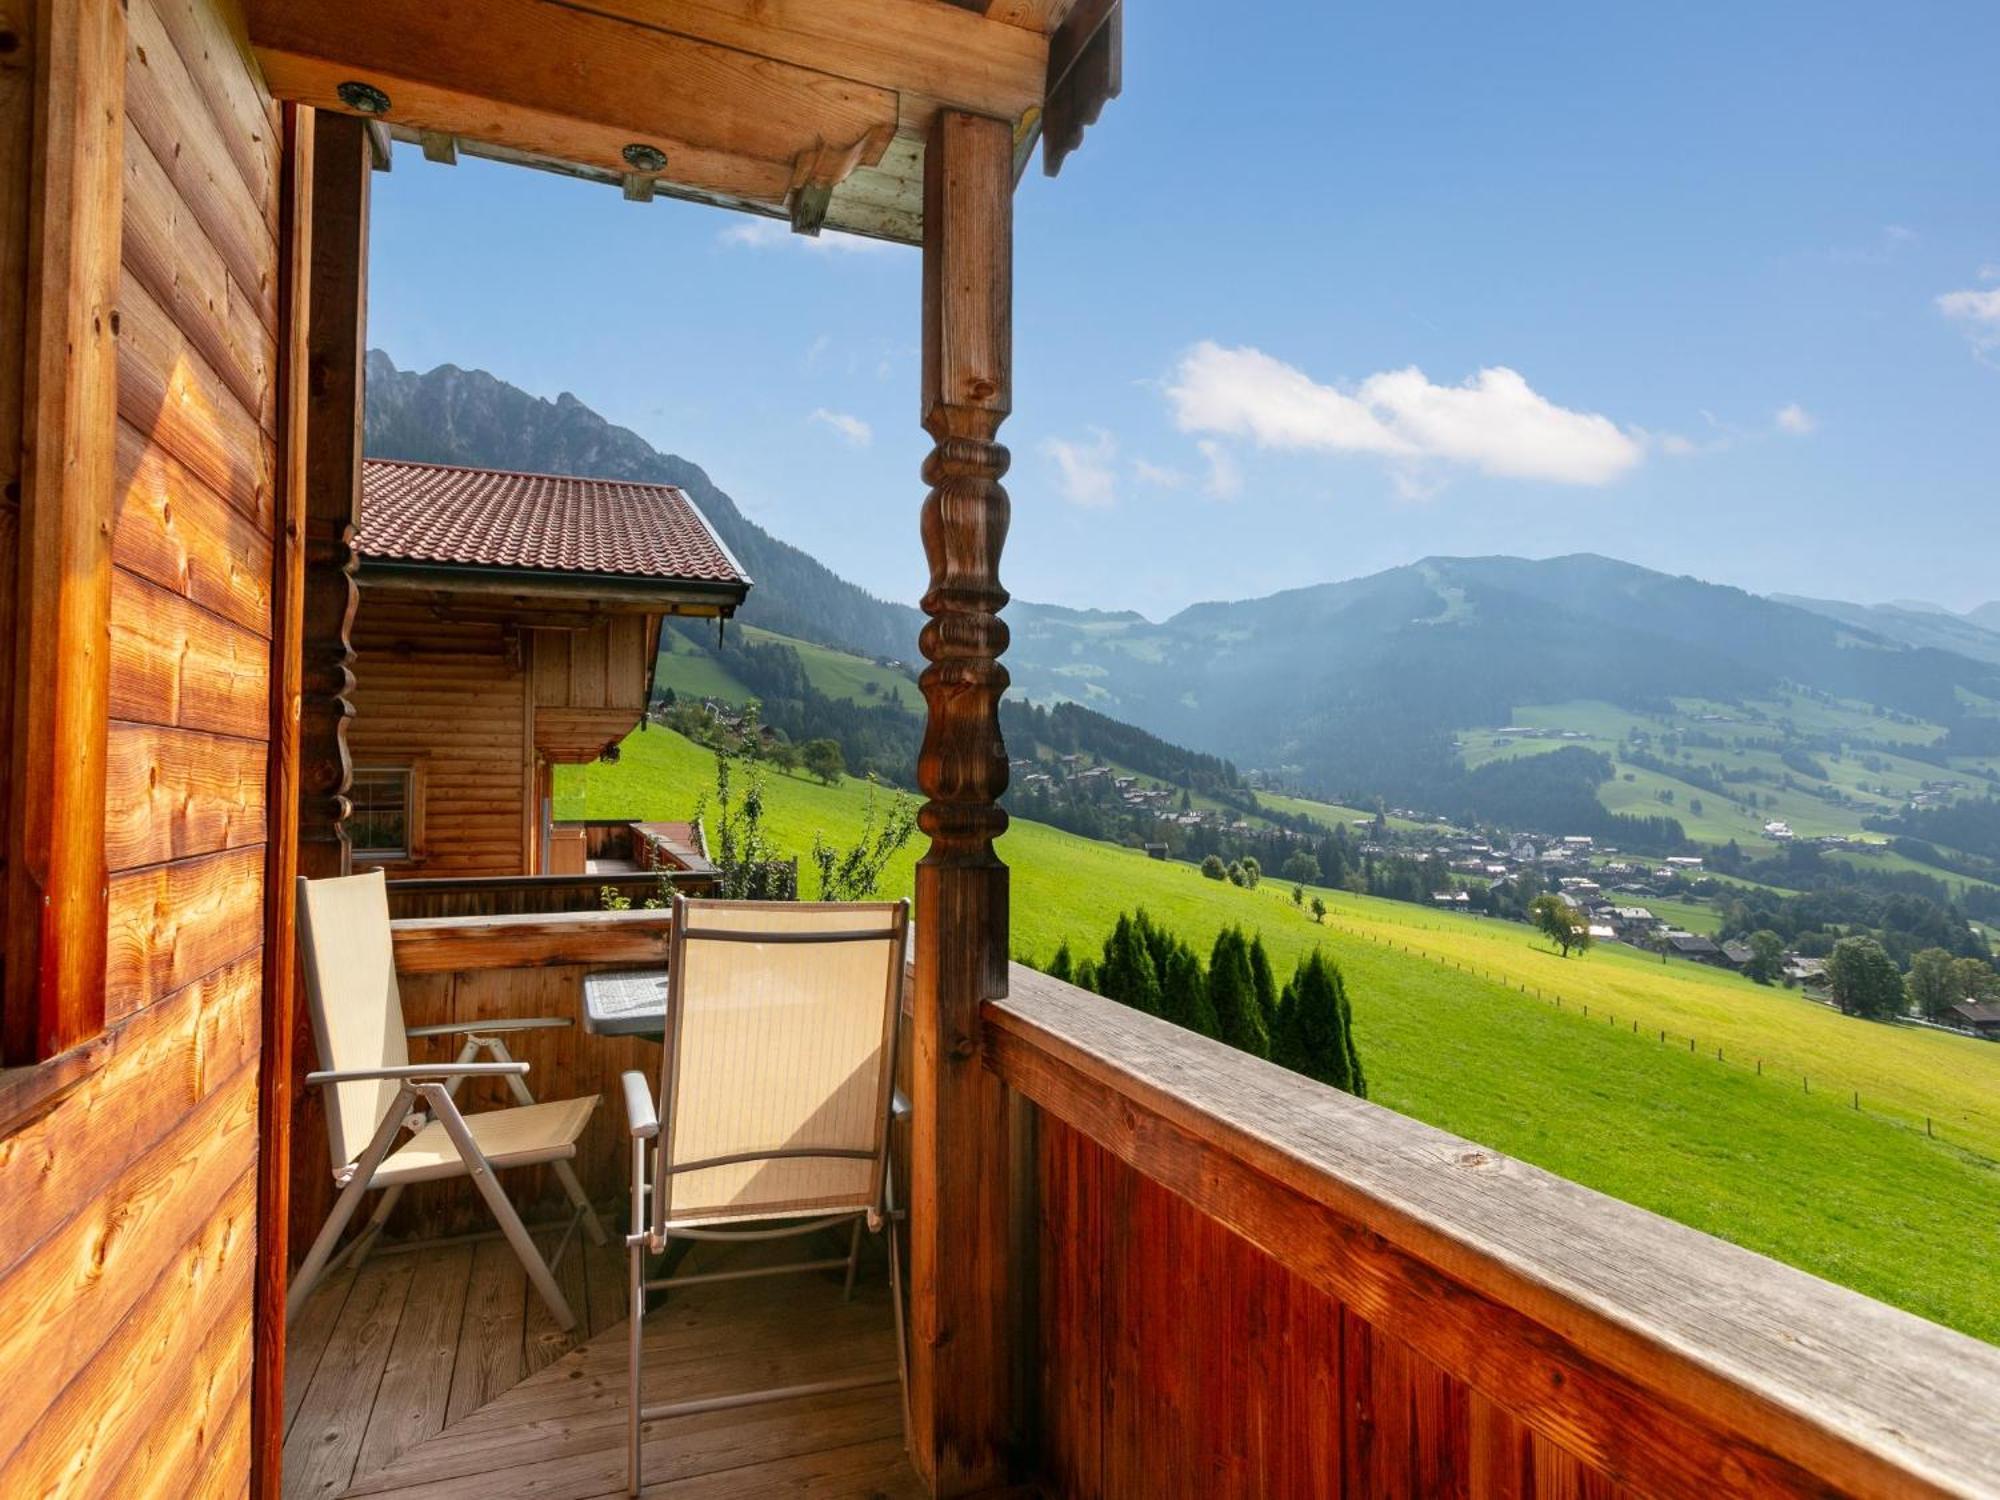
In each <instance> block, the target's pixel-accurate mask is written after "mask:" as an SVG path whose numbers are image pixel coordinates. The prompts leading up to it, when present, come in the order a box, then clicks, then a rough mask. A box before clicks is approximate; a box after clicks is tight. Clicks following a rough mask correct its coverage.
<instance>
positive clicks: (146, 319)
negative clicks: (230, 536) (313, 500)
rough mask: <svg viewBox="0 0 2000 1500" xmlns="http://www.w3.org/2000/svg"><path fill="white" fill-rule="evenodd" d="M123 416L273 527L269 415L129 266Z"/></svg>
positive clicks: (121, 364) (124, 296)
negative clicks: (241, 393) (249, 404)
mask: <svg viewBox="0 0 2000 1500" xmlns="http://www.w3.org/2000/svg"><path fill="white" fill-rule="evenodd" d="M118 305H119V313H120V330H119V337H118V415H119V416H121V417H123V418H124V419H125V420H126V421H127V422H130V423H131V424H132V425H133V426H134V427H136V428H138V429H139V431H141V432H143V433H144V434H146V438H147V441H148V442H151V443H154V444H157V445H158V446H160V447H162V448H164V449H165V450H166V451H167V452H169V453H171V454H173V456H174V457H175V458H177V459H179V460H180V461H181V462H182V463H183V464H185V465H186V466H187V467H188V468H189V469H190V470H192V471H193V472H194V473H195V474H196V475H198V476H200V478H201V481H202V483H204V484H206V485H208V486H209V488H210V489H212V490H214V491H215V492H216V493H217V494H218V495H221V496H223V497H224V498H225V499H227V500H228V501H229V503H230V504H231V505H234V506H235V507H236V508H237V509H238V510H240V511H242V512H243V513H244V514H245V515H247V516H254V517H256V518H257V519H258V520H260V521H261V522H263V523H264V524H265V525H266V526H267V527H268V525H269V519H270V516H271V508H272V478H273V472H274V471H273V465H274V464H275V462H276V458H275V455H274V451H273V446H272V443H271V432H270V420H271V419H270V417H269V416H268V415H265V416H261V417H260V414H259V413H257V412H255V411H251V410H249V409H247V408H246V407H245V406H244V405H243V403H242V401H240V400H239V399H238V398H237V395H236V393H235V392H234V391H232V390H231V389H230V388H229V384H228V382H227V381H225V380H224V379H223V378H222V377H221V376H220V375H218V374H216V372H215V367H214V366H212V365H211V364H209V362H208V360H207V359H206V358H204V357H203V355H202V353H201V350H200V349H199V348H197V347H196V346H195V344H194V341H193V340H191V339H190V338H189V337H188V336H187V334H186V333H185V332H184V331H183V330H182V329H181V328H180V326H179V325H178V324H176V323H175V322H174V319H173V315H172V314H171V313H170V312H169V311H168V310H167V309H166V308H164V307H162V306H161V305H160V304H159V302H158V301H157V300H156V299H155V298H154V296H153V294H152V293H151V292H149V291H148V290H147V289H146V287H145V284H144V283H143V282H141V281H140V280H139V278H138V277H137V276H136V275H135V274H134V273H133V272H132V271H131V270H130V269H127V271H126V272H125V275H124V276H123V278H122V279H121V281H120V283H119V293H118Z"/></svg>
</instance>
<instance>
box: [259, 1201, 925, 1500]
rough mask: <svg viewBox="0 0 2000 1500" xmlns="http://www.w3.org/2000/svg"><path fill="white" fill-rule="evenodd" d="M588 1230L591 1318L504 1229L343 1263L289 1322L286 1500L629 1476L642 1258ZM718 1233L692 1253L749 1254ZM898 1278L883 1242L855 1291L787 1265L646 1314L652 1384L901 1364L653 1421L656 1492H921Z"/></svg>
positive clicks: (606, 1482)
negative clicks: (631, 1343)
mask: <svg viewBox="0 0 2000 1500" xmlns="http://www.w3.org/2000/svg"><path fill="white" fill-rule="evenodd" d="M553 1237H554V1235H553V1233H551V1234H550V1236H549V1238H551V1239H553ZM578 1248H579V1247H572V1249H571V1251H570V1252H569V1254H568V1255H567V1256H566V1257H565V1258H564V1260H563V1262H562V1264H561V1265H559V1266H558V1268H557V1274H558V1276H559V1278H560V1279H561V1281H562V1282H563V1286H564V1294H565V1295H566V1296H567V1297H568V1298H569V1299H570V1302H571V1305H572V1306H573V1307H575V1308H576V1309H577V1316H578V1318H579V1319H580V1320H581V1324H580V1326H579V1327H578V1328H577V1329H576V1330H575V1332H574V1333H573V1334H564V1333H562V1332H561V1331H559V1330H558V1329H557V1328H556V1327H555V1326H554V1322H553V1320H552V1319H551V1318H550V1317H549V1314H548V1311H547V1309H546V1308H545V1307H544V1306H543V1304H542V1302H541V1300H540V1299H539V1298H538V1297H536V1296H535V1294H534V1293H533V1291H531V1290H530V1289H529V1288H528V1286H527V1284H526V1278H525V1277H524V1276H523V1275H522V1274H521V1269H520V1265H519V1263H518V1262H517V1261H516V1260H515V1259H514V1257H513V1255H512V1253H511V1252H510V1251H509V1250H508V1248H507V1246H506V1244H505V1242H503V1241H502V1240H500V1239H499V1238H498V1237H497V1236H484V1237H480V1238H478V1239H475V1240H472V1241H470V1242H458V1243H450V1244H440V1243H438V1242H435V1241H419V1242H417V1243H415V1244H413V1245H409V1246H404V1247H400V1248H393V1249H390V1250H388V1251H385V1252H381V1253H378V1254H377V1255H375V1256H374V1257H373V1258H372V1259H370V1260H369V1262H368V1263H367V1264H366V1265H364V1266H363V1267H362V1268H361V1270H360V1271H359V1273H358V1274H357V1273H355V1272H351V1271H346V1272H341V1273H338V1274H336V1275H335V1276H333V1277H330V1278H328V1281H327V1283H326V1284H325V1285H324V1286H322V1287H321V1288H320V1289H319V1290H318V1291H316V1292H315V1293H314V1294H313V1297H312V1299H311V1301H310V1302H309V1303H308V1304H307V1306H306V1308H305V1310H304V1312H303V1313H302V1314H301V1316H300V1317H299V1318H298V1319H297V1320H296V1321H295V1322H294V1323H293V1325H292V1328H291V1330H290V1334H289V1338H288V1340H287V1348H286V1370H287V1376H286V1385H285V1422H286V1432H285V1495H286V1497H287V1500H305V1497H314V1500H331V1497H334V1496H342V1495H356V1496H359V1495H381V1496H409V1497H412V1500H414V1497H418V1496H424V1497H447V1496H460V1495H463V1496H478V1497H481V1500H508V1497H512V1496H522V1497H526V1496H534V1497H537V1500H586V1497H596V1496H609V1495H623V1494H624V1493H625V1405H624V1401H625V1360H626V1342H625V1301H624V1299H625V1257H624V1253H623V1250H622V1249H621V1248H619V1247H616V1246H607V1247H605V1248H603V1249H597V1248H592V1247H589V1246H587V1245H586V1246H582V1247H580V1248H581V1250H582V1253H581V1254H579V1253H578ZM829 1248H830V1249H831V1251H832V1253H835V1254H842V1253H845V1245H844V1244H843V1245H841V1246H838V1247H829ZM704 1251H711V1252H712V1247H707V1246H704V1247H702V1250H701V1251H697V1252H696V1255H695V1256H691V1257H690V1259H689V1262H688V1265H687V1267H686V1269H688V1270H707V1269H713V1268H714V1267H715V1266H716V1265H719V1264H726V1263H728V1262H729V1261H730V1260H732V1259H733V1260H734V1261H739V1262H740V1261H741V1260H742V1259H744V1258H745V1257H746V1256H747V1255H749V1254H750V1253H752V1252H750V1251H748V1250H731V1251H728V1252H725V1253H724V1256H723V1257H722V1258H717V1257H715V1256H714V1255H713V1254H712V1253H711V1254H710V1257H709V1259H707V1260H700V1257H701V1255H702V1253H703V1252H704ZM786 1253H788V1254H791V1255H796V1254H797V1249H796V1247H792V1248H791V1249H790V1250H789V1251H787V1252H786ZM697 1261H699V1264H697ZM886 1278H887V1267H886V1265H885V1264H884V1262H883V1259H882V1257H881V1256H880V1255H879V1254H878V1255H876V1256H875V1257H874V1258H873V1259H871V1260H867V1261H864V1263H863V1274H862V1277H861V1279H860V1281H859V1284H858V1285H857V1287H856V1289H855V1294H854V1298H853V1300H852V1301H845V1300H843V1298H842V1296H841V1278H840V1276H839V1275H838V1274H831V1273H829V1274H826V1275H801V1276H784V1277H773V1278H769V1279H761V1280H755V1281H738V1282H722V1283H710V1284H707V1285H699V1286H693V1287H689V1288H687V1289H686V1290H685V1291H678V1292H675V1293H674V1294H673V1296H672V1300H671V1301H670V1303H669V1304H668V1306H667V1308H666V1310H665V1312H664V1313H660V1312H655V1313H654V1314H651V1315H649V1317H648V1319H647V1324H646V1342H645V1354H644V1360H645V1367H646V1377H645V1378H646V1382H647V1389H648V1390H649V1391H650V1392H652V1393H654V1395H655V1397H656V1399H668V1398H667V1396H666V1395H665V1394H664V1393H668V1392H671V1399H674V1400H693V1399H698V1398H700V1397H703V1396H710V1395H720V1394H726V1393H729V1392H733V1391H741V1390H746V1389H757V1388H759V1387H766V1386H772V1385H793V1384H804V1383H807V1382H811V1381H817V1380H828V1379H833V1378H836V1377H841V1376H849V1375H868V1374H871V1373H876V1374H880V1375H881V1376H883V1377H884V1379H885V1381H886V1382H887V1383H885V1384H882V1385H878V1386H873V1387H870V1388H868V1389H865V1390H856V1391H847V1392H843V1393H839V1394H835V1395H825V1396H815V1397H801V1398H797V1399H794V1400H790V1401H782V1402H775V1403H772V1404H771V1405H768V1406H761V1407H749V1408H740V1409H737V1410H734V1411H716V1412H705V1413H700V1414H697V1415H692V1416H685V1417H676V1418H673V1419H672V1420H669V1421H664V1422H655V1423H650V1424H648V1426H647V1428H646V1432H645V1438H644V1442H645V1465H646V1475H647V1479H648V1483H647V1488H646V1494H648V1495H658V1496H671V1497H676V1500H679V1497H689V1496H724V1495H727V1496H759V1495H792V1496H796V1495H806V1494H811V1495H827V1496H833V1495H879V1496H883V1497H903V1496H909V1497H913V1500H914V1497H916V1496H918V1495H920V1494H922V1490H921V1488H920V1487H919V1486H918V1484H917V1480H916V1475H915V1473H914V1472H913V1471H912V1470H911V1468H910V1466H909V1463H908V1460H907V1459H906V1458H905V1457H904V1453H903V1416H902V1403H901V1401H900V1399H899V1396H898V1393H897V1387H896V1384H895V1377H896V1354H895V1342H894V1339H895V1336H894V1333H893V1331H892V1328H893V1325H892V1321H891V1318H890V1311H889V1291H888V1282H887V1279H886Z"/></svg>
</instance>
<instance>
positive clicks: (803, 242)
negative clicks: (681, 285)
mask: <svg viewBox="0 0 2000 1500" xmlns="http://www.w3.org/2000/svg"><path fill="white" fill-rule="evenodd" d="M715 242H716V243H717V244H718V245H723V246H726V247H730V248H737V249H744V250H783V249H785V248H787V247H788V246H789V247H792V248H798V249H805V250H810V251H813V252H814V253H816V254H820V255H882V254H887V253H888V252H890V251H892V250H896V249H898V248H899V247H898V246H896V245H893V244H891V243H890V242H889V241H888V240H871V239H869V238H868V237H867V236H866V235H859V234H842V233H841V232H840V231H839V230H838V229H823V230H821V231H820V232H819V233H818V234H817V235H810V234H794V233H792V229H791V226H790V225H789V224H786V223H784V222H783V221H782V220H779V219H764V218H757V217H755V216H751V215H745V216H742V217H739V218H737V219H735V220H733V221H732V222H730V223H729V224H726V225H724V226H723V229H722V232H721V233H719V234H718V235H716V237H715Z"/></svg>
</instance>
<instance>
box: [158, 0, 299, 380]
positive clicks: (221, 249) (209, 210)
mask: <svg viewBox="0 0 2000 1500" xmlns="http://www.w3.org/2000/svg"><path fill="white" fill-rule="evenodd" d="M209 8H210V9H211V12H212V13H213V7H209ZM130 31H131V49H132V50H131V57H130V60H129V61H128V63H127V66H126V71H127V76H128V79H129V82H128V84H127V92H128V94H129V99H130V102H129V108H130V112H131V120H132V124H133V126H134V127H135V128H136V129H137V130H138V133H139V135H140V136H141V137H142V138H143V139H144V140H145V142H146V145H147V146H148V147H149V148H150V149H151V151H152V153H153V156H154V157H155V159H156V160H157V161H158V162H159V164H160V165H161V166H162V167H163V168H165V169H166V171H167V173H168V175H169V176H170V177H171V179H172V181H173V185H174V188H175V191H176V195H177V196H178V197H179V199H180V200H181V202H183V203H184V204H186V205H187V207H188V209H189V211H190V212H191V213H192V214H193V216H194V218H195V221H196V222H197V223H198V224H199V225H200V228H201V234H202V237H203V238H204V239H206V240H207V241H208V242H209V243H210V244H211V245H212V246H213V247H214V250H215V253H216V254H217V255H218V256H220V257H221V259H222V262H223V264H225V265H226V266H228V268H229V274H230V275H231V276H232V277H233V278H234V279H235V281H236V284H237V285H238V286H239V287H240V288H242V289H243V291H244V292H245V293H246V294H248V295H250V296H251V297H253V298H254V299H255V302H256V305H257V307H258V311H259V314H260V316H261V317H262V319H263V321H264V323H265V324H266V326H268V327H271V328H275V327H277V322H278V305H277V297H278V289H277V235H278V202H277V194H276V192H275V191H274V190H273V188H272V186H271V185H272V184H273V183H274V182H275V179H276V149H275V148H276V144H277V133H276V131H274V130H267V131H265V132H264V136H263V140H262V141H261V142H250V141H246V140H245V139H244V138H243V137H242V135H241V133H240V131H237V130H232V131H230V132H229V133H228V134H225V132H224V131H223V130H222V129H221V128H220V126H219V125H218V124H217V122H216V119H215V117H214V116H213V115H212V114H211V113H210V111H209V107H208V103H207V101H208V100H209V99H211V98H215V97H217V96H218V95H219V94H221V93H223V92H225V91H227V92H235V91H236V90H233V89H231V90H225V89H224V88H223V87H222V86H219V85H217V84H215V83H213V82H212V81H211V79H212V77H214V76H216V75H220V74H223V73H224V72H225V71H227V65H228V63H229V62H231V61H235V62H238V63H239V64H240V60H239V59H228V60H225V59H221V58H214V57H211V58H209V59H206V60H205V61H206V63H207V64H208V65H207V66H205V67H204V68H203V70H202V72H203V76H201V77H197V76H196V75H195V74H194V73H191V72H190V71H189V69H188V66H187V63H186V60H185V59H183V58H182V56H181V54H180V52H179V50H178V49H177V48H176V47H175V46H174V44H173V40H172V38H171V37H170V36H169V35H168V33H167V29H166V27H165V25H164V24H163V23H162V21H161V18H160V14H159V10H158V7H157V6H156V5H152V4H146V5H140V4H135V5H134V6H133V7H132V20H131V27H130ZM238 88H240V83H239V85H238ZM230 136H234V137H235V138H236V144H237V145H238V146H239V147H261V150H254V151H251V152H250V153H249V154H255V155H260V156H262V157H263V158H264V160H265V162H266V166H265V168H264V171H263V172H262V173H260V174H259V175H260V176H261V177H262V178H263V183H262V184H261V185H260V187H261V191H258V192H253V191H252V189H251V186H250V184H249V183H248V182H247V181H246V180H245V176H244V173H243V171H242V170H241V168H240V167H239V166H238V157H237V153H236V152H235V151H233V150H232V149H231V141H230V139H229V137H230ZM270 397H271V400H272V401H273V402H274V401H275V392H272V393H270ZM270 409H275V408H274V407H273V408H270Z"/></svg>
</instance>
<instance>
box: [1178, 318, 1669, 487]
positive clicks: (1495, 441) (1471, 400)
mask: <svg viewBox="0 0 2000 1500" xmlns="http://www.w3.org/2000/svg"><path fill="white" fill-rule="evenodd" d="M1167 399H1168V400H1169V402H1171V403H1172V406H1173V409H1174V419H1175V421H1176V423H1177V424H1178V425H1179V426H1180V428H1181V430H1182V431H1184V432H1214V433H1224V434H1228V435H1233V436H1240V437H1248V438H1250V439H1252V440H1253V441H1255V442H1256V443H1257V444H1259V445H1260V446H1262V447H1266V448H1279V449H1290V450H1296V451H1311V452H1323V453H1370V454H1375V455H1378V456H1381V457H1385V458H1390V459H1397V460H1404V461H1409V462H1418V461H1422V460H1427V459H1428V460H1437V461H1441V462H1444V463H1451V464H1462V465H1465V466H1468V467H1471V468H1475V469H1478V470H1479V471H1480V472H1482V473H1486V474H1494V475H1502V476H1506V477H1509V478H1516V479H1548V480H1554V481H1556V482H1558V483H1563V484H1607V483H1609V482H1610V481H1611V480H1613V479H1616V478H1617V477H1618V476H1619V475H1621V474H1623V473H1625V472H1626V471H1627V470H1628V469H1631V468H1632V467H1634V466H1635V465H1637V464H1638V463H1639V461H1640V459H1641V458H1642V457H1643V453H1644V449H1643V445H1642V443H1641V441H1640V439H1639V438H1638V437H1637V436H1635V435H1634V434H1632V433H1629V432H1626V431H1624V430H1623V429H1621V428H1620V427H1619V426H1618V425H1617V424H1616V423H1615V422H1613V421H1612V420H1611V419H1610V418H1609V417H1604V416H1600V415H1598V414H1597V413H1595V412H1581V411H1572V410H1570V409H1569V408H1567V407H1562V406H1557V405H1556V404H1555V403H1554V402H1552V401H1550V400H1548V399H1547V398H1546V397H1544V396H1541V395H1539V394H1538V393H1537V392H1535V391H1534V390H1533V389H1532V388H1531V387H1530V386H1529V385H1528V382H1527V381H1526V380H1525V379H1523V378H1522V377H1521V376H1520V375H1519V374H1517V373H1516V372H1515V371H1513V370H1510V369H1507V368H1505V367H1501V366H1496V367H1493V368H1489V369H1484V370H1481V371H1480V372H1479V373H1478V374H1477V375H1475V376H1473V377H1472V378H1471V379H1470V380H1468V381H1466V382H1465V383H1464V384H1463V385H1456V386H1442V385H1435V384H1433V383H1432V382H1431V381H1430V380H1429V379H1427V378H1426V377H1425V375H1424V373H1423V371H1421V370H1419V369H1417V368H1416V367H1415V366H1414V365H1413V366H1411V367H1409V368H1407V369H1402V370H1385V371H1382V372H1381V373H1379V374H1375V375H1371V376H1369V377H1368V378H1367V379H1366V380H1364V381H1362V382H1361V383H1360V384H1359V385H1357V386H1355V387H1353V388H1352V389H1351V390H1342V389H1340V388H1337V387H1335V386H1331V385H1322V384H1320V383H1319V382H1318V381H1315V380H1313V379H1312V378H1311V377H1310V376H1308V375H1307V374H1306V373H1305V372H1304V371H1302V370H1299V369H1296V368H1294V367H1293V366H1291V365H1288V364H1286V363H1284V362H1283V361H1282V360H1278V359H1274V358H1272V357H1271V356H1270V355H1268V354H1265V353H1264V352H1263V351H1261V350H1258V349H1225V348H1223V347H1221V346H1220V345H1218V344H1215V343H1213V342H1203V343H1200V344H1197V345H1196V346H1195V347H1194V348H1193V349H1191V350H1189V351H1188V353H1187V354H1185V355H1184V356H1182V358H1181V362H1180V364H1179V366H1178V367H1177V368H1176V369H1175V371H1174V373H1173V376H1172V377H1171V380H1170V382H1169V384H1168V386H1167Z"/></svg>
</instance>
